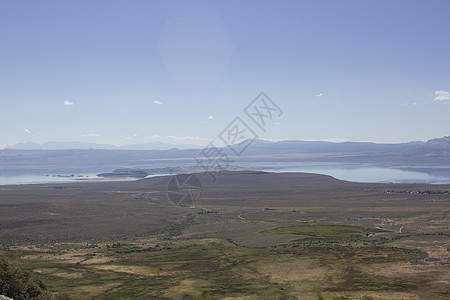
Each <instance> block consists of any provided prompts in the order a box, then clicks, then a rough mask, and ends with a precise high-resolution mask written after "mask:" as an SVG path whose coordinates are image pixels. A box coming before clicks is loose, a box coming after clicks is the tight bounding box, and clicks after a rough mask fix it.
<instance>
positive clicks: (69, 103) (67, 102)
mask: <svg viewBox="0 0 450 300" xmlns="http://www.w3.org/2000/svg"><path fill="white" fill-rule="evenodd" d="M74 104H75V103H73V102H72V101H70V100H64V105H74Z"/></svg>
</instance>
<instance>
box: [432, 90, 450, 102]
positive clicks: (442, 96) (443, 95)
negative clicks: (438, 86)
mask: <svg viewBox="0 0 450 300" xmlns="http://www.w3.org/2000/svg"><path fill="white" fill-rule="evenodd" d="M434 95H435V96H436V97H434V101H446V100H450V92H446V91H443V90H440V91H435V92H434Z"/></svg>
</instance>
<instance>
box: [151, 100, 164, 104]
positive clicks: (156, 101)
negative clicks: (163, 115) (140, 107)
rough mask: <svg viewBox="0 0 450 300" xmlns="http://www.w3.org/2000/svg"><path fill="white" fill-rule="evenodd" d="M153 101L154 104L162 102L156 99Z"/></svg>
mask: <svg viewBox="0 0 450 300" xmlns="http://www.w3.org/2000/svg"><path fill="white" fill-rule="evenodd" d="M153 103H155V104H162V102H161V101H158V100H155V101H153Z"/></svg>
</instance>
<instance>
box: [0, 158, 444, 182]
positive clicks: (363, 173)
mask: <svg viewBox="0 0 450 300" xmlns="http://www.w3.org/2000/svg"><path fill="white" fill-rule="evenodd" d="M243 165H245V166H246V167H248V168H251V169H257V170H262V171H267V172H307V173H318V174H324V175H330V176H333V177H335V178H338V179H342V180H348V181H355V182H393V183H431V184H450V167H436V166H401V167H398V166H395V167H393V166H392V167H390V166H379V165H374V164H348V163H269V164H267V163H262V162H255V163H245V164H243ZM142 167H143V168H145V167H147V166H142ZM168 167H171V166H168ZM113 169H114V168H100V169H94V168H79V169H76V170H73V169H72V170H65V169H45V170H36V169H29V170H27V169H20V170H17V169H16V170H0V185H5V184H23V183H57V182H74V181H81V180H89V181H92V180H99V181H105V179H103V178H99V177H97V176H96V174H98V173H102V172H111V171H112V170H113ZM71 175H73V176H71ZM153 176H156V175H153ZM108 180H111V179H108ZM114 180H123V179H114Z"/></svg>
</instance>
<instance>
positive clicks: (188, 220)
mask: <svg viewBox="0 0 450 300" xmlns="http://www.w3.org/2000/svg"><path fill="white" fill-rule="evenodd" d="M196 217H197V216H196V215H195V214H188V215H186V216H185V217H184V219H183V221H181V222H180V223H178V224H174V225H172V226H170V227H169V228H167V229H165V230H163V234H164V236H165V238H166V239H171V238H172V237H175V236H179V235H182V234H183V232H184V231H185V230H186V229H188V228H189V227H190V226H191V225H193V224H198V222H197V221H196V220H195V218H196Z"/></svg>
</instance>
